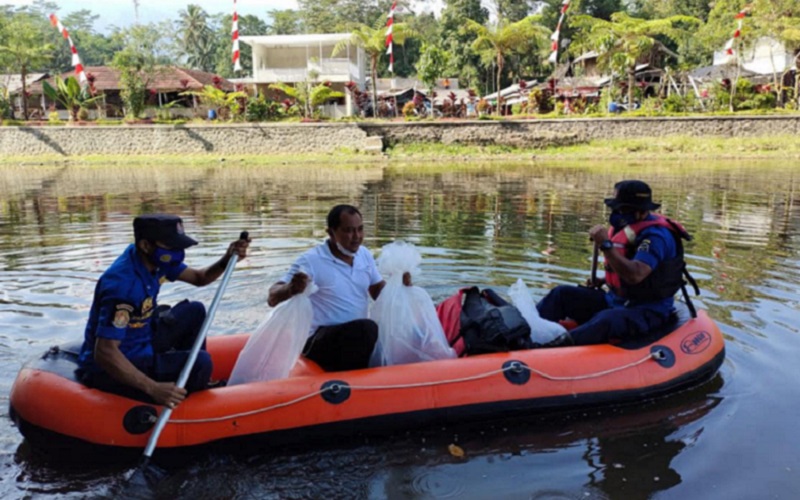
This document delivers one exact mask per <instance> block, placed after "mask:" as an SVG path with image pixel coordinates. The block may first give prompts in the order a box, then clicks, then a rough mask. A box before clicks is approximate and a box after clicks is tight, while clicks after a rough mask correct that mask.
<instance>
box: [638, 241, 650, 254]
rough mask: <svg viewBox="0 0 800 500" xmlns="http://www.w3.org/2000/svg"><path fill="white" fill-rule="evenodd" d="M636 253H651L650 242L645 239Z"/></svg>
mask: <svg viewBox="0 0 800 500" xmlns="http://www.w3.org/2000/svg"><path fill="white" fill-rule="evenodd" d="M636 251H637V252H644V253H650V240H649V239H645V240H643V241H642V242H641V243H639V248H637V249H636Z"/></svg>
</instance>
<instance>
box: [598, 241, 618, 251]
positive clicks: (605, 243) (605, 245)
mask: <svg viewBox="0 0 800 500" xmlns="http://www.w3.org/2000/svg"><path fill="white" fill-rule="evenodd" d="M599 247H600V250H602V251H604V252H607V251H608V250H611V249H612V248H614V244H613V243H612V242H611V240H603V242H602V243H600V245H599Z"/></svg>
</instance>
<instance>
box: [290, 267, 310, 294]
mask: <svg viewBox="0 0 800 500" xmlns="http://www.w3.org/2000/svg"><path fill="white" fill-rule="evenodd" d="M307 286H308V275H307V274H306V273H296V274H295V275H294V276H292V281H290V282H289V293H291V294H292V297H294V296H295V295H297V294H300V293H303V292H304V291H305V290H306V287H307Z"/></svg>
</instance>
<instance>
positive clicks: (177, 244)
mask: <svg viewBox="0 0 800 500" xmlns="http://www.w3.org/2000/svg"><path fill="white" fill-rule="evenodd" d="M133 235H134V238H136V241H139V240H150V241H157V242H159V243H161V244H162V245H165V246H167V247H169V248H171V249H174V250H182V249H184V248H189V247H190V246H193V245H197V242H196V241H195V240H193V239H192V238H189V237H188V236H186V233H184V232H183V220H181V218H180V217H178V216H177V215H170V214H146V215H140V216H139V217H136V218H135V219H133Z"/></svg>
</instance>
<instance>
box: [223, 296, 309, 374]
mask: <svg viewBox="0 0 800 500" xmlns="http://www.w3.org/2000/svg"><path fill="white" fill-rule="evenodd" d="M316 291H317V285H315V284H314V283H313V282H309V283H308V285H307V286H306V289H305V290H304V291H303V293H301V294H298V295H295V296H294V297H292V298H290V299H289V300H286V301H284V302H281V303H280V304H279V305H278V306H277V307H276V308H275V309H273V310H272V311H271V312H270V314H269V315H268V316H267V317H266V318H265V319H264V321H262V322H261V324H260V325H259V326H258V328H257V329H256V331H255V333H253V335H252V336H250V339H249V340H248V341H247V344H246V345H245V346H244V349H242V352H241V353H239V359H237V360H236V365H235V366H234V367H233V371H232V372H231V376H230V378H229V379H228V385H237V384H246V383H248V382H258V381H264V380H275V379H281V378H286V377H288V376H289V371H290V370H291V369H292V367H293V366H294V364H295V363H297V360H298V359H299V358H300V353H301V352H302V351H303V346H304V345H305V343H306V340H307V339H308V332H309V330H311V318H312V317H313V314H314V312H313V310H312V309H311V300H310V299H309V296H310V295H311V294H312V293H314V292H316Z"/></svg>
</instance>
